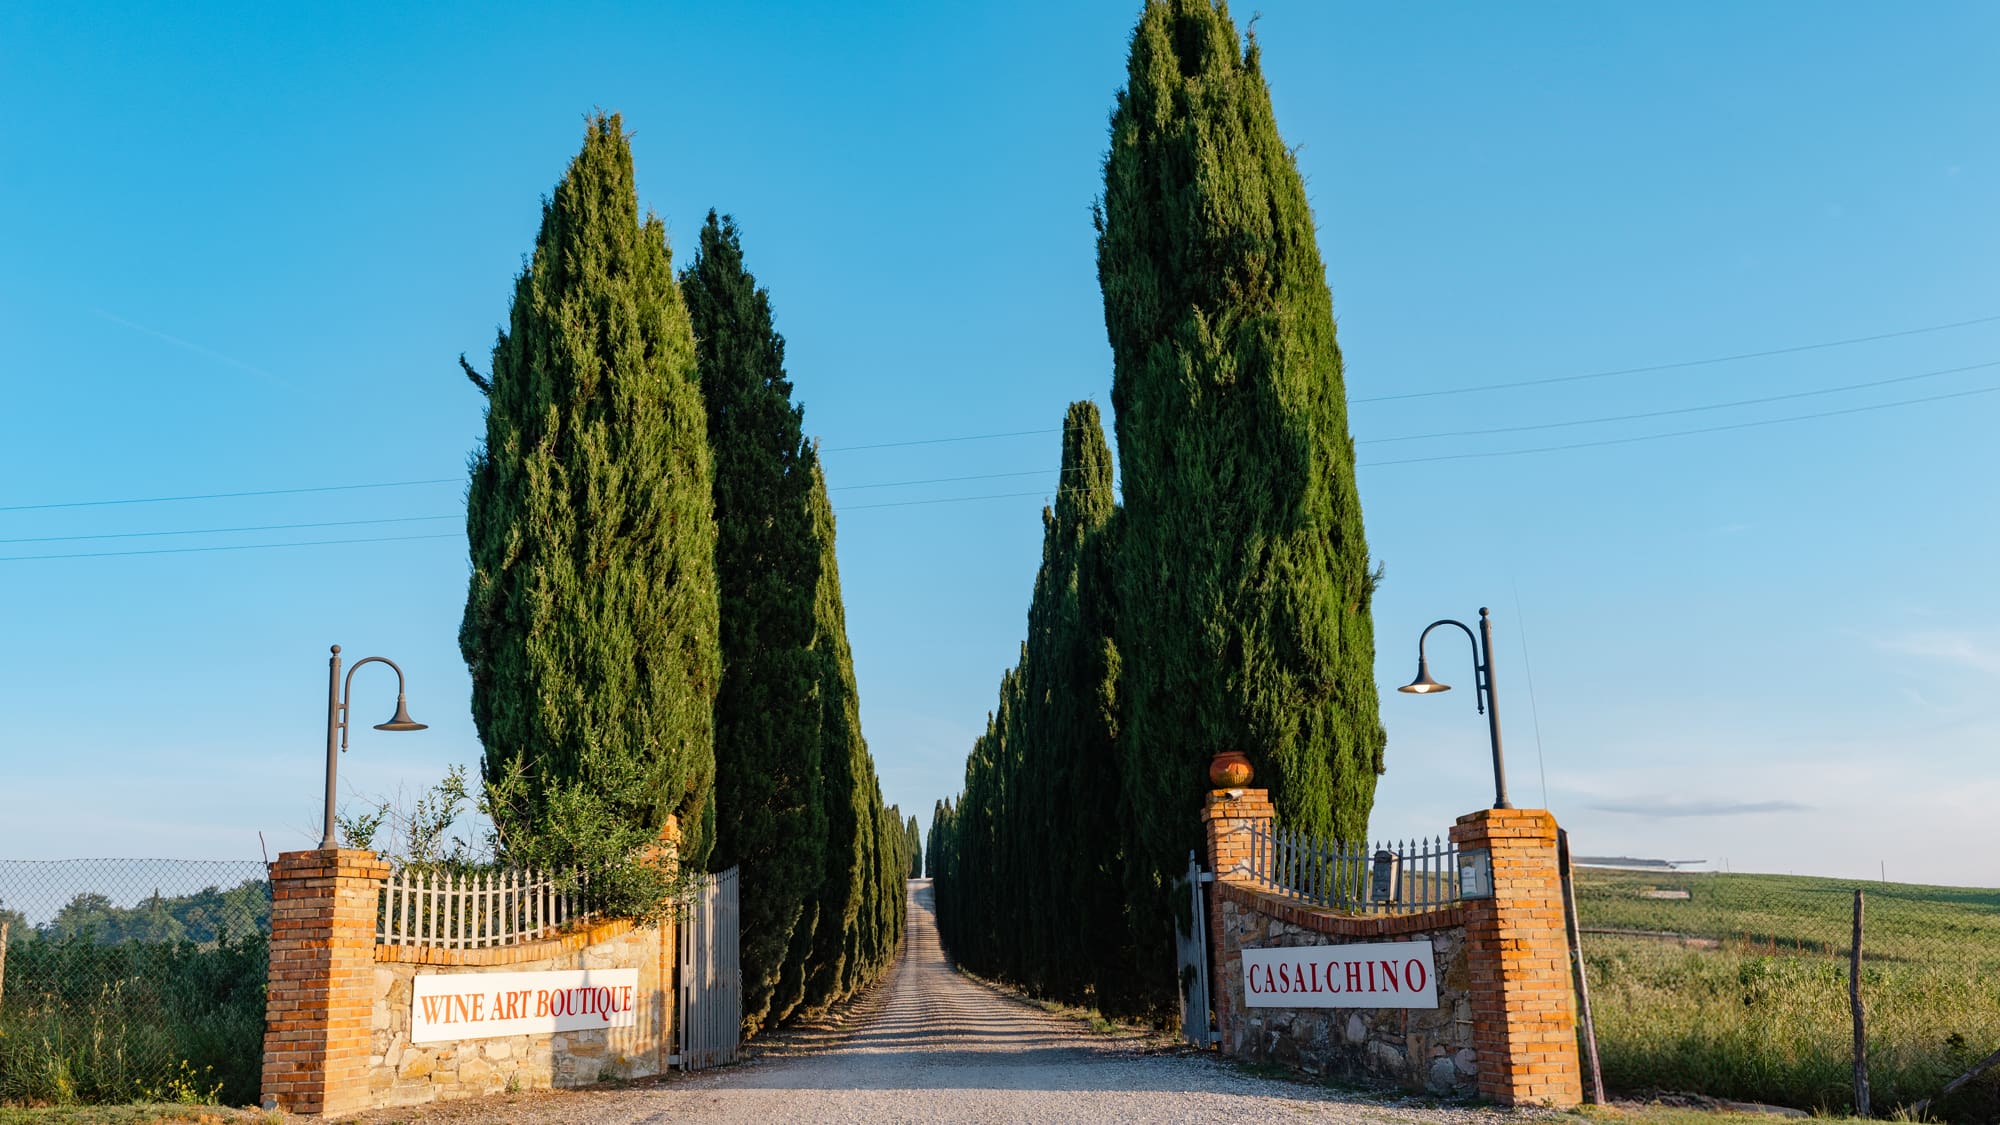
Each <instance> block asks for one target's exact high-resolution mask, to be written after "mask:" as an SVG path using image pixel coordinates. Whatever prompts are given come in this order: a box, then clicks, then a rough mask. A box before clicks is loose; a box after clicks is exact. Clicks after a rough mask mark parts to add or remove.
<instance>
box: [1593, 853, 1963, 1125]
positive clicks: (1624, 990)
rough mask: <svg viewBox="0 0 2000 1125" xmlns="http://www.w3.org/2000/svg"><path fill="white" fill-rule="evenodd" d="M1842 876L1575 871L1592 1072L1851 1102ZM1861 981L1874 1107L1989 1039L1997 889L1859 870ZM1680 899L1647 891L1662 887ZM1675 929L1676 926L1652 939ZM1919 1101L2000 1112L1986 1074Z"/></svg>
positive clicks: (1952, 1065)
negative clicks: (1941, 1096)
mask: <svg viewBox="0 0 2000 1125" xmlns="http://www.w3.org/2000/svg"><path fill="white" fill-rule="evenodd" d="M1855 885H1856V884H1854V883H1851V882H1841V881H1837V880H1829V879H1811V878H1795V877H1791V876H1781V875H1733V874H1714V873H1709V874H1696V873H1684V872H1658V873H1655V872H1644V873H1638V872H1612V871H1601V870H1588V869H1586V870H1582V871H1579V872H1578V873H1577V910H1578V915H1579V918H1580V921H1581V923H1582V925H1583V926H1584V927H1585V928H1586V929H1587V930H1589V929H1597V930H1618V931H1627V932H1628V934H1629V933H1637V932H1645V933H1649V934H1652V935H1655V936H1644V937H1642V936H1626V935H1619V934H1605V933H1589V932H1586V933H1585V934H1584V939H1583V942H1584V950H1585V960H1586V964H1587V965H1588V967H1589V970H1590V988H1591V1000H1592V1007H1593V1009H1594V1011H1595V1015H1596V1019H1597V1039H1598V1046H1599V1050H1600V1052H1601V1054H1602V1057H1603V1066H1604V1078H1605V1082H1606V1083H1607V1084H1608V1085H1610V1086H1612V1087H1614V1088H1617V1089H1621V1090H1628V1091H1631V1090H1646V1089H1663V1090H1696V1091H1700V1092H1702V1093H1705V1094H1710V1095H1715V1096H1719V1097H1725V1098H1734V1099H1738V1100H1743V1101H1759V1102H1769V1103H1774V1104H1778V1105H1787V1106H1794V1107H1798V1108H1802V1109H1810V1110H1815V1111H1818V1112H1822V1113H1831V1112H1851V1111H1852V1110H1853V1096H1852V1055H1851V1052H1852V1048H1853V1025H1852V1022H1851V1016H1850V1013H1849V1008H1848V983H1847V978H1848V947H1849V945H1850V942H1851V937H1852V930H1851V927H1852V921H1853V914H1852V911H1853V892H1854V888H1855ZM1862 890H1863V891H1864V893H1865V898H1866V907H1865V919H1866V926H1865V930H1864V936H1863V939H1862V950H1863V954H1864V959H1863V965H1862V974H1861V992H1862V1000H1863V1005H1864V1010H1865V1012H1866V1027H1867V1032H1868V1035H1867V1045H1868V1063H1869V1067H1868V1074H1869V1086H1870V1093H1871V1101H1872V1103H1873V1108H1874V1110H1875V1112H1876V1113H1878V1114H1886V1113H1888V1112H1890V1111H1892V1110H1893V1109H1894V1108H1895V1107H1897V1106H1907V1105H1910V1104H1912V1103H1914V1102H1916V1101H1918V1100H1920V1099H1923V1098H1926V1097H1930V1096H1932V1095H1934V1094H1935V1093H1936V1092H1937V1091H1938V1090H1939V1089H1940V1088H1942V1087H1943V1086H1944V1085H1945V1083H1947V1082H1949V1081H1950V1080H1951V1079H1953V1078H1955V1077H1957V1076H1958V1075H1959V1074H1961V1073H1963V1072H1964V1071H1965V1070H1967V1069H1969V1068H1970V1066H1971V1065H1972V1064H1973V1063H1974V1062H1975V1061H1977V1060H1978V1059H1980V1058H1982V1057H1984V1056H1985V1055H1986V1054H1988V1053H1990V1052H1991V1051H1993V1050H1995V1049H2000V987H1996V985H1995V983H1994V982H1995V981H1996V980H1997V979H2000V892H1996V891H1988V890H1969V889H1965V888H1957V887H1922V886H1911V885H1906V884H1862ZM1680 891H1684V892H1686V893H1687V896H1688V897H1686V898H1665V897H1655V896H1657V895H1659V893H1660V892H1680ZM1659 935H1672V936H1659ZM1931 1112H1932V1114H1933V1115H1935V1116H1937V1117H1941V1118H1943V1119H1945V1120H1952V1121H1993V1120H1995V1119H1996V1118H2000V1075H1996V1074H1988V1075H1987V1076H1986V1077H1984V1078H1983V1079H1981V1080H1979V1081H1977V1082H1974V1083H1973V1084H1971V1085H1970V1086H1968V1087H1966V1088H1965V1089H1963V1090H1961V1091H1960V1092H1959V1093H1958V1094H1955V1095H1953V1097H1952V1098H1951V1099H1950V1100H1949V1101H1948V1102H1944V1103H1940V1104H1938V1105H1936V1106H1933V1107H1932V1110H1931Z"/></svg>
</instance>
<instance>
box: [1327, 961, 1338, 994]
mask: <svg viewBox="0 0 2000 1125" xmlns="http://www.w3.org/2000/svg"><path fill="white" fill-rule="evenodd" d="M1339 963H1340V962H1338V961H1328V962H1327V963H1326V990H1327V991H1328V992H1339V991H1340V984H1339V982H1338V981H1335V980H1334V979H1333V967H1334V966H1335V965H1338V964H1339Z"/></svg>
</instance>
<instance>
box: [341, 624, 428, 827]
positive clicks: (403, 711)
mask: <svg viewBox="0 0 2000 1125" xmlns="http://www.w3.org/2000/svg"><path fill="white" fill-rule="evenodd" d="M377 662H380V663H383V664H387V665H388V666H389V667H391V668H395V669H396V713H395V714H394V715H391V716H389V721H388V722H386V723H376V724H375V729H376V730H424V729H427V724H425V723H419V722H416V721H415V720H413V719H411V718H410V708H409V706H408V705H407V704H405V703H404V702H403V670H402V669H401V668H397V667H396V662H395V661H393V660H391V659H389V658H388V657H386V656H364V657H362V658H361V659H360V660H357V661H355V662H354V666H353V667H352V668H349V669H348V670H347V681H346V682H345V683H342V682H341V679H340V646H339V645H334V646H333V657H332V658H331V659H329V660H328V661H327V662H326V663H327V679H326V831H325V832H324V833H323V834H322V835H321V836H320V839H319V846H320V847H321V848H322V849H326V848H337V847H339V846H340V845H339V844H338V843H336V842H335V840H334V838H333V774H334V769H335V767H336V766H337V765H338V764H339V760H340V751H342V750H345V749H347V712H348V708H349V706H350V704H351V702H352V700H353V698H354V673H356V672H359V671H360V670H361V666H362V665H363V664H373V663H377Z"/></svg>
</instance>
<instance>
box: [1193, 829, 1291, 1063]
mask: <svg viewBox="0 0 2000 1125" xmlns="http://www.w3.org/2000/svg"><path fill="white" fill-rule="evenodd" d="M1276 812H1277V810H1276V808H1274V807H1273V806H1272V804H1271V791H1270V790H1268V789H1211V790H1210V791H1209V794H1208V798H1207V799H1206V800H1204V801H1203V802H1202V808H1201V820H1202V831H1203V835H1204V836H1205V837H1206V838H1207V841H1208V869H1209V870H1210V871H1212V872H1214V873H1215V881H1214V882H1212V883H1210V884H1208V890H1207V891H1206V892H1205V893H1206V894H1207V896H1208V897H1207V899H1206V900H1205V901H1206V902H1207V905H1208V911H1207V913H1208V965H1209V967H1208V987H1209V992H1210V993H1211V994H1212V998H1211V1002H1212V1003H1213V1004H1214V1005H1215V1025H1216V1027H1218V1028H1220V1029H1221V1030H1222V1033H1223V1041H1224V1042H1228V1034H1229V1026H1230V1024H1231V1022H1232V1020H1233V1018H1234V1016H1235V1013H1234V1012H1233V1011H1231V1010H1230V1001H1229V995H1230V993H1229V987H1228V984H1227V982H1228V981H1230V980H1233V979H1234V977H1232V976H1230V975H1229V974H1230V973H1231V972H1232V971H1233V970H1232V969H1231V968H1230V964H1229V962H1230V960H1231V959H1230V957H1229V956H1228V954H1227V952H1226V950H1227V946H1226V945H1225V944H1224V943H1223V940H1222V899H1221V898H1220V897H1219V896H1220V895H1221V891H1222V880H1224V879H1226V878H1229V877H1230V876H1231V875H1234V874H1237V873H1238V872H1239V871H1240V872H1241V873H1242V875H1244V876H1249V875H1252V874H1254V872H1253V871H1252V869H1251V866H1250V854H1251V848H1250V829H1251V828H1252V827H1253V826H1261V827H1262V828H1263V829H1264V830H1266V831H1269V829H1270V827H1271V818H1272V817H1273V816H1274V815H1275V814H1276ZM1242 960H1243V958H1242V955H1241V954H1238V955H1237V956H1236V958H1235V961H1236V962H1237V964H1239V965H1240V964H1241V963H1242Z"/></svg>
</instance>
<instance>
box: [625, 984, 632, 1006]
mask: <svg viewBox="0 0 2000 1125" xmlns="http://www.w3.org/2000/svg"><path fill="white" fill-rule="evenodd" d="M623 991H624V993H625V1003H624V1005H623V1010H624V1011H627V1012H629V1011H631V1010H632V986H631V985H629V984H628V985H626V986H625V987H624V989H623Z"/></svg>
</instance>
